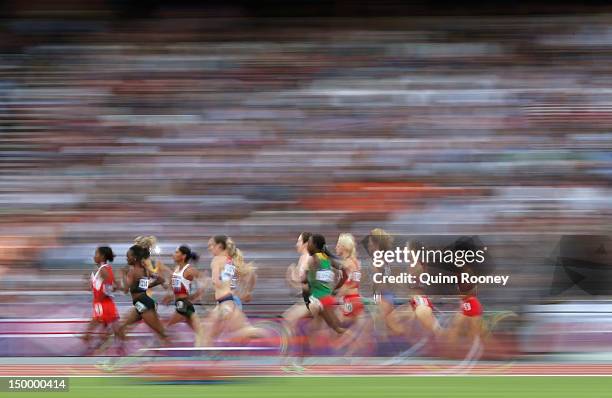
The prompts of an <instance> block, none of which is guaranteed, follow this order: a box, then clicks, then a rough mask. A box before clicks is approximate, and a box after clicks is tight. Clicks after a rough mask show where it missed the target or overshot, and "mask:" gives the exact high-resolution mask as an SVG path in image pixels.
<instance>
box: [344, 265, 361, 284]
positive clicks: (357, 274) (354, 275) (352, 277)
mask: <svg viewBox="0 0 612 398" xmlns="http://www.w3.org/2000/svg"><path fill="white" fill-rule="evenodd" d="M360 281H361V267H359V268H357V270H355V271H351V272H350V273H349V274H348V279H347V280H346V282H344V286H346V287H347V288H349V289H359V282H360Z"/></svg>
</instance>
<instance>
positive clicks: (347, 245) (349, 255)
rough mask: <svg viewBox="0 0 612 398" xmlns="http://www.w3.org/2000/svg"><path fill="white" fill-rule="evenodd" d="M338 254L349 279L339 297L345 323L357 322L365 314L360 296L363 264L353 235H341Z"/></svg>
mask: <svg viewBox="0 0 612 398" xmlns="http://www.w3.org/2000/svg"><path fill="white" fill-rule="evenodd" d="M336 254H337V255H338V256H340V258H341V259H342V260H343V261H344V267H345V269H346V272H347V274H348V278H347V280H346V282H345V283H344V285H342V287H340V289H339V291H338V296H340V297H342V304H343V305H342V316H343V318H342V319H343V321H350V322H353V321H355V320H356V319H357V318H358V317H359V316H360V315H361V313H362V312H363V308H364V305H363V301H362V300H361V296H360V295H359V283H360V281H361V263H360V262H359V260H358V259H357V250H356V248H355V238H354V237H353V235H351V234H340V236H339V237H338V243H337V244H336Z"/></svg>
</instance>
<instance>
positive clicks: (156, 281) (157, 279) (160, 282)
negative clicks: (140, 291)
mask: <svg viewBox="0 0 612 398" xmlns="http://www.w3.org/2000/svg"><path fill="white" fill-rule="evenodd" d="M165 281H166V279H164V277H163V276H161V275H160V274H155V276H154V277H153V282H151V283H149V289H151V288H154V287H155V286H157V285H163V284H164V282H165Z"/></svg>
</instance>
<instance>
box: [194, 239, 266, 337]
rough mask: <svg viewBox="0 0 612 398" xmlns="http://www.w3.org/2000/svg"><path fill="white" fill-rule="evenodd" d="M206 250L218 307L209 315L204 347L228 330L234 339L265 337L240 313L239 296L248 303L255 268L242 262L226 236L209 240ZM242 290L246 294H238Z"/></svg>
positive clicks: (230, 240)
mask: <svg viewBox="0 0 612 398" xmlns="http://www.w3.org/2000/svg"><path fill="white" fill-rule="evenodd" d="M208 250H209V251H210V253H211V254H212V255H213V259H212V262H211V264H210V267H211V269H212V282H213V286H214V289H215V300H217V306H216V307H215V308H214V309H213V310H212V311H211V312H210V315H209V320H210V325H211V326H210V327H209V328H208V330H207V331H206V332H207V333H206V336H205V342H206V344H207V345H210V344H211V343H212V342H213V340H214V339H215V337H217V336H218V335H219V333H220V332H221V331H229V332H230V333H231V334H232V336H234V337H249V338H253V337H259V336H264V335H265V334H264V333H263V331H262V330H260V329H258V328H255V327H253V326H251V324H250V323H249V321H248V320H247V317H246V316H245V315H244V313H243V312H242V300H241V296H242V298H245V299H249V300H250V294H251V291H252V289H253V287H254V281H255V277H254V274H255V268H254V267H253V266H252V264H250V263H245V262H244V256H243V255H242V252H241V251H240V249H238V248H237V247H236V243H235V242H234V241H233V240H232V239H231V238H230V237H229V236H227V235H216V236H213V237H212V238H210V240H209V241H208ZM242 290H246V294H244V292H241V293H239V291H242ZM245 301H246V300H245Z"/></svg>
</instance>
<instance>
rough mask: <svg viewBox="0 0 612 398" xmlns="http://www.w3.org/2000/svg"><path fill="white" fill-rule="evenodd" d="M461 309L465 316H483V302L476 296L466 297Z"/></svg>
mask: <svg viewBox="0 0 612 398" xmlns="http://www.w3.org/2000/svg"><path fill="white" fill-rule="evenodd" d="M461 310H462V312H463V315H465V316H481V315H482V304H480V301H478V299H477V298H476V297H474V296H472V297H470V298H468V299H466V300H464V301H463V303H462V304H461Z"/></svg>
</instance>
